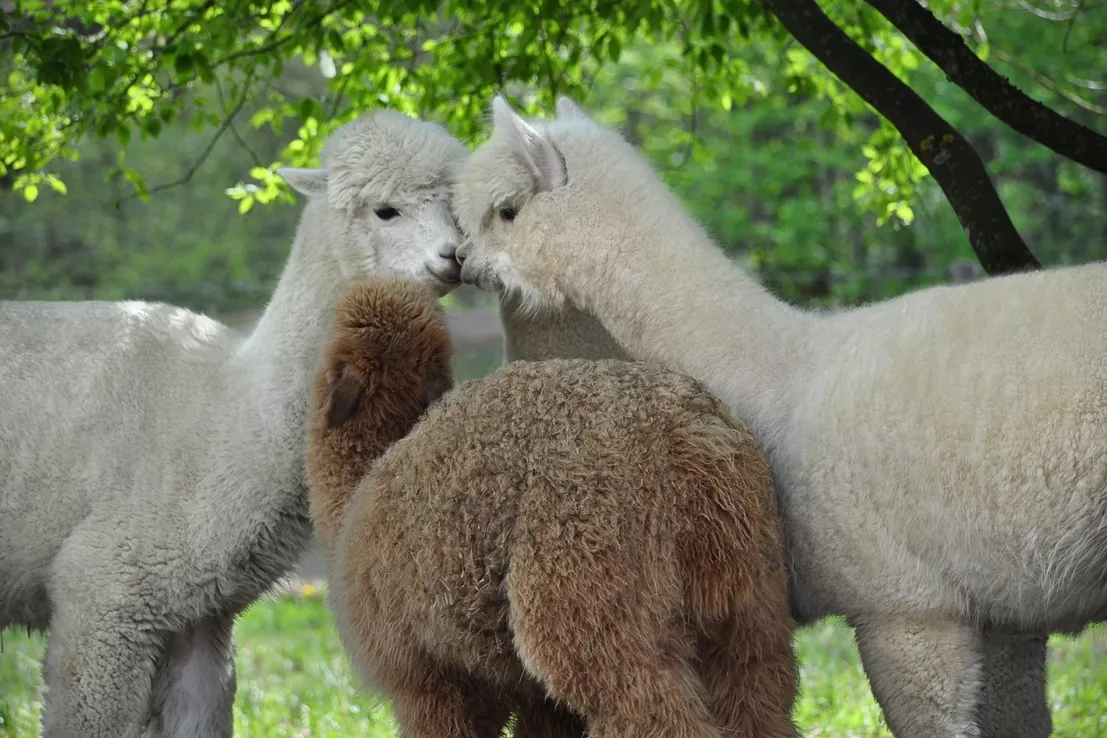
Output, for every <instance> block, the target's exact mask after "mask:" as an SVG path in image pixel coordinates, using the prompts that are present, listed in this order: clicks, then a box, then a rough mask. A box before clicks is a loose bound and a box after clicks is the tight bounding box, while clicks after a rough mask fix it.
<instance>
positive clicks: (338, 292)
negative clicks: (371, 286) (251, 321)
mask: <svg viewBox="0 0 1107 738" xmlns="http://www.w3.org/2000/svg"><path fill="white" fill-rule="evenodd" d="M305 250H306V248H305V245H304V244H303V243H301V239H300V238H297V240H296V243H295V244H293V247H292V254H291V256H290V257H289V260H288V264H287V265H286V266H285V269H284V272H283V273H282V274H281V278H280V280H279V281H278V283H277V288H276V290H275V291H274V292H273V298H272V299H271V300H270V302H269V304H268V305H267V306H266V308H265V311H264V312H263V313H262V316H261V319H260V320H259V321H258V324H257V326H256V327H255V328H254V331H253V332H252V333H251V334H250V336H249V337H248V338H247V339H246V340H245V342H243V344H242V346H241V347H240V349H239V351H238V355H237V356H236V363H237V364H238V366H239V368H240V372H239V373H238V374H239V376H237V377H234V378H232V381H233V379H241V380H244V386H240V387H238V388H237V389H238V390H239V391H242V392H243V395H244V396H252V398H253V400H254V402H253V403H251V404H254V406H255V407H256V409H258V410H260V411H261V412H262V413H263V414H264V415H265V416H269V417H268V418H267V421H266V422H267V423H268V424H273V423H281V422H284V421H288V420H290V419H294V420H295V421H296V425H297V426H299V427H303V423H304V419H305V418H306V415H307V406H308V403H309V400H310V395H311V387H312V382H313V380H314V376H315V370H316V367H317V365H318V362H319V360H320V357H321V354H322V350H323V346H324V344H325V342H326V340H327V337H328V335H329V332H330V329H331V326H332V325H333V323H334V315H335V309H336V307H337V305H338V301H339V300H340V299H341V297H342V286H343V285H344V284H345V282H346V279H345V278H344V277H343V275H342V274H341V273H340V272H339V270H338V269H337V267H335V266H334V265H332V264H329V263H327V262H326V261H322V260H320V259H319V258H318V255H316V254H312V255H311V256H307V255H306V254H305V253H304V251H305ZM243 375H244V376H243ZM274 413H277V414H278V415H279V417H273V414H274Z"/></svg>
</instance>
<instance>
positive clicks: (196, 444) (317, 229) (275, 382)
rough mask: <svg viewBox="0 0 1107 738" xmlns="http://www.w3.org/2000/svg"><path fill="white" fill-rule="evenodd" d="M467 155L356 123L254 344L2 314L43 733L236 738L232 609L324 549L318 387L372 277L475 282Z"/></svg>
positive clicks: (438, 142) (6, 525)
mask: <svg viewBox="0 0 1107 738" xmlns="http://www.w3.org/2000/svg"><path fill="white" fill-rule="evenodd" d="M466 153H467V152H466V150H465V148H464V147H463V146H462V145H461V144H460V143H458V142H457V141H456V140H455V139H454V138H453V137H451V136H450V135H449V134H448V133H447V132H446V131H445V130H444V129H442V128H440V127H439V126H436V125H433V124H430V123H426V122H422V121H418V120H414V119H412V118H408V117H406V116H403V115H400V114H398V113H395V112H392V111H381V112H376V113H372V114H369V115H366V116H363V117H362V118H359V119H358V120H356V121H354V122H352V123H350V124H348V125H346V126H344V127H343V128H341V129H340V130H339V131H337V132H336V133H335V134H334V136H333V137H332V138H331V140H330V141H328V143H327V145H326V147H325V149H324V153H323V162H322V164H323V166H322V168H320V169H309V170H302V169H293V170H283V171H282V175H283V176H284V177H285V178H286V179H287V180H288V181H289V182H290V183H291V184H292V185H293V186H294V187H295V188H296V189H297V190H299V191H300V192H302V193H304V194H306V195H307V196H308V197H309V200H308V204H307V206H306V208H305V209H304V214H303V218H302V220H301V222H300V225H299V228H298V230H297V233H296V238H295V242H294V243H293V246H292V252H291V256H290V257H289V260H288V264H287V266H286V267H285V270H284V273H283V274H282V276H281V279H280V282H279V284H278V286H277V289H276V292H275V294H274V296H273V299H272V302H270V304H269V305H268V307H267V308H266V310H265V313H264V315H263V316H262V318H261V321H260V323H259V324H258V326H257V328H256V329H255V330H254V332H253V333H252V334H251V335H250V336H248V337H244V336H240V335H237V334H235V333H234V332H232V331H231V330H229V329H228V328H227V327H225V326H223V325H222V324H220V323H217V322H216V321H214V320H211V319H209V318H206V317H204V316H202V315H196V314H194V313H191V312H189V311H187V310H183V309H180V308H176V307H172V306H169V305H164V304H151V303H140V302H117V303H108V302H71V303H61V302H57V303H45V302H22V303H12V302H8V303H0V386H2V387H3V388H4V391H3V394H2V395H0V629H3V628H6V627H8V626H12V625H26V626H28V627H30V628H36V629H44V628H47V627H49V629H50V636H49V641H48V646H47V655H46V663H45V669H44V672H45V679H46V684H47V686H48V690H49V691H48V693H47V697H46V705H45V708H44V717H43V728H44V733H45V735H46V736H47V738H78V736H79V737H80V738H100V737H103V738H108V737H109V736H110V738H119V737H120V736H135V735H138V734H139V733H140V732H141V731H142V730H143V727H144V725H146V724H148V725H149V728H148V729H149V732H148V735H150V736H154V735H157V736H175V737H178V738H183V737H185V736H188V737H192V736H197V737H199V736H204V737H205V738H213V737H214V738H219V737H220V736H230V735H231V731H232V720H231V718H232V715H231V705H232V703H233V698H234V689H235V687H234V672H233V660H232V657H233V647H232V645H231V629H232V625H233V620H234V617H235V615H236V614H237V613H238V612H239V611H241V610H242V609H243V608H245V607H246V606H247V605H249V604H250V603H251V602H253V601H254V600H255V599H257V598H258V597H259V596H260V595H261V594H262V593H263V592H264V591H265V590H266V589H268V588H269V587H270V586H271V585H272V584H273V583H274V582H275V581H276V580H277V579H278V578H279V577H280V576H282V575H283V574H284V573H285V572H286V571H287V570H288V569H289V568H290V567H291V566H292V565H293V564H294V563H295V561H296V558H297V556H298V555H299V553H300V551H301V549H302V548H303V546H304V544H305V543H306V541H307V540H308V537H309V534H310V523H309V519H308V510H307V490H306V487H305V480H304V475H305V471H304V453H305V443H306V428H305V422H306V417H307V412H308V403H309V400H310V391H311V382H312V378H313V372H314V369H315V365H316V362H317V361H318V360H319V356H320V354H321V352H322V346H323V343H324V341H325V339H326V335H327V331H328V329H329V327H330V324H331V322H332V320H333V314H334V310H335V306H336V304H337V301H338V300H339V299H340V297H341V295H342V294H343V291H344V289H345V288H346V286H347V285H348V284H350V283H351V281H353V280H356V279H358V278H360V277H362V276H364V275H368V274H395V275H402V276H408V277H410V278H412V279H416V280H419V281H422V282H424V283H426V284H428V285H431V286H432V287H433V288H434V289H436V290H437V291H438V292H439V293H440V294H441V293H444V292H446V291H447V290H448V289H450V288H451V287H452V286H453V285H454V284H456V282H457V274H458V266H457V263H456V261H455V260H454V258H453V256H454V251H455V249H456V246H457V242H458V237H459V236H458V232H457V228H456V225H455V223H454V221H453V218H452V216H451V214H450V212H449V207H448V202H447V195H448V180H449V177H450V176H451V172H452V171H453V169H454V168H455V167H456V166H457V165H458V164H459V163H460V162H461V160H462V159H463V158H464V157H465V155H466Z"/></svg>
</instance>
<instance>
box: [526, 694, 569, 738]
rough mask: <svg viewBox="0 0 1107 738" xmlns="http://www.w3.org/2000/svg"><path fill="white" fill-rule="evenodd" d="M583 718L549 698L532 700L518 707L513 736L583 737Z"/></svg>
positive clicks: (527, 737)
mask: <svg viewBox="0 0 1107 738" xmlns="http://www.w3.org/2000/svg"><path fill="white" fill-rule="evenodd" d="M585 733H586V728H585V725H584V720H583V719H581V717H580V716H579V715H576V714H575V713H573V712H571V711H570V710H568V709H566V708H565V707H563V706H561V705H558V704H557V703H556V702H554V701H553V700H550V699H546V700H541V701H533V702H530V703H528V704H525V705H523V706H522V707H520V708H519V711H518V713H517V715H516V720H515V731H514V733H513V736H514V738H583V736H584V735H585Z"/></svg>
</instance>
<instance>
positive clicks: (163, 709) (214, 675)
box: [147, 616, 236, 738]
mask: <svg viewBox="0 0 1107 738" xmlns="http://www.w3.org/2000/svg"><path fill="white" fill-rule="evenodd" d="M233 630H234V618H232V617H229V616H228V617H219V618H211V619H208V620H203V621H201V622H198V623H195V624H193V625H190V626H189V627H188V628H186V629H185V630H183V631H181V632H180V633H175V634H173V636H172V637H171V638H170V639H169V643H168V645H167V646H166V648H165V650H164V651H163V652H162V659H161V661H160V662H159V664H158V671H157V674H156V676H155V678H154V690H153V700H152V702H153V715H152V717H151V721H150V725H149V728H148V732H147V736H148V738H207V737H208V736H210V738H230V737H231V736H232V735H233V733H234V696H235V688H236V687H235V685H236V682H235V671H234V636H233Z"/></svg>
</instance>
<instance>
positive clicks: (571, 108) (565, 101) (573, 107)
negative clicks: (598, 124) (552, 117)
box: [557, 95, 588, 120]
mask: <svg viewBox="0 0 1107 738" xmlns="http://www.w3.org/2000/svg"><path fill="white" fill-rule="evenodd" d="M557 117H559V118H580V119H582V120H588V113H585V112H584V109H583V108H581V107H580V106H579V105H577V104H576V103H575V102H573V101H572V100H570V99H569V98H568V97H566V96H565V95H561V96H560V97H558V98H557Z"/></svg>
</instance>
